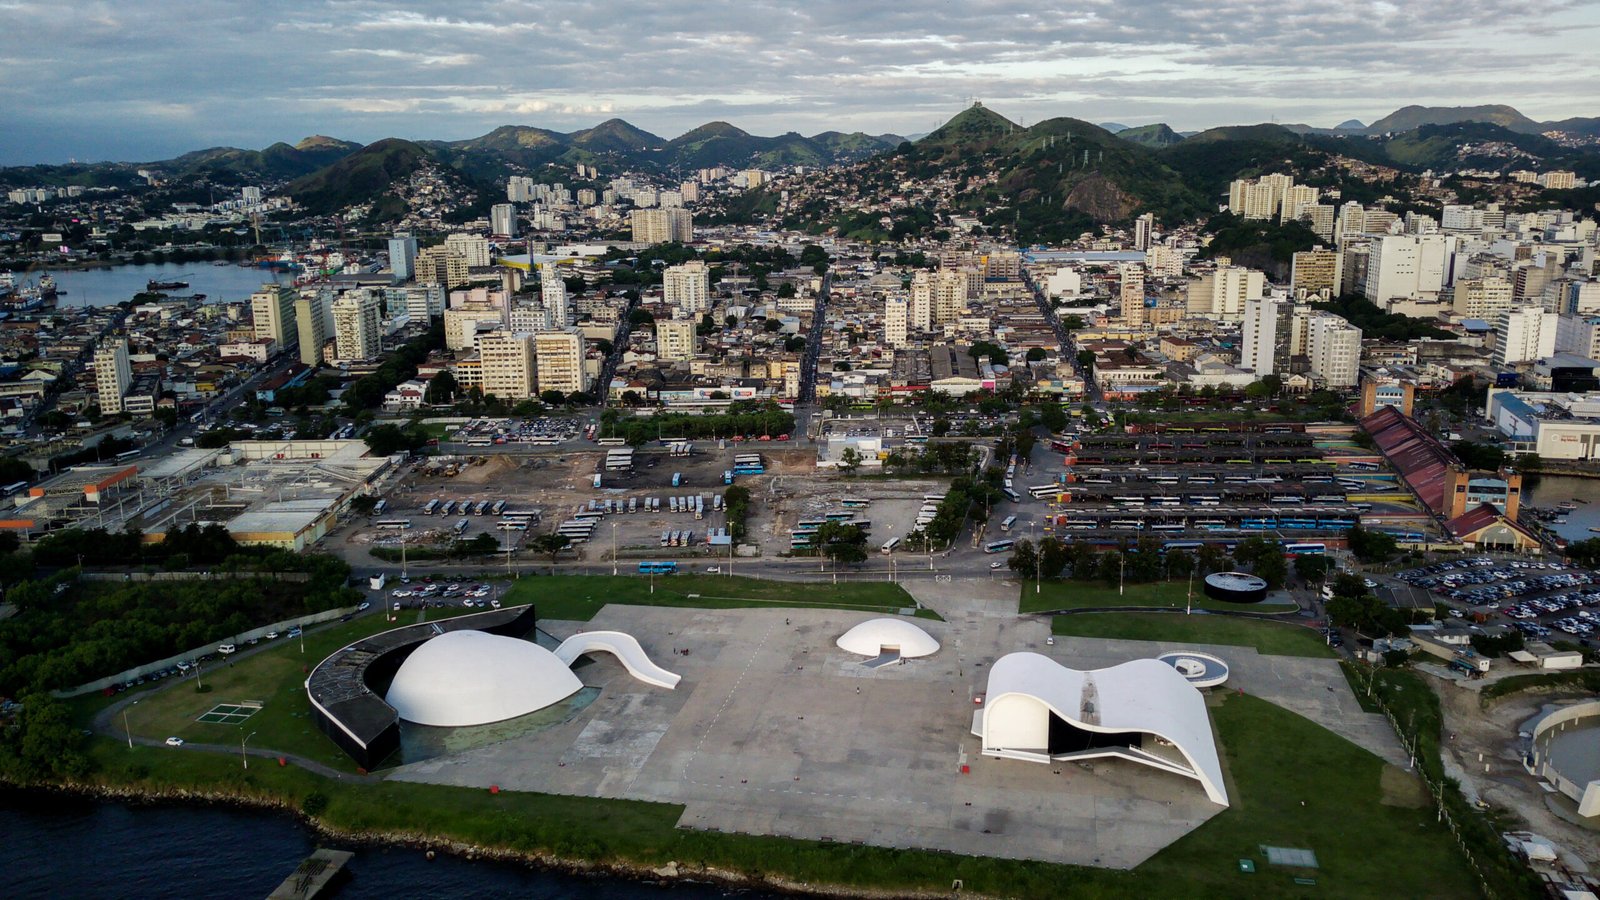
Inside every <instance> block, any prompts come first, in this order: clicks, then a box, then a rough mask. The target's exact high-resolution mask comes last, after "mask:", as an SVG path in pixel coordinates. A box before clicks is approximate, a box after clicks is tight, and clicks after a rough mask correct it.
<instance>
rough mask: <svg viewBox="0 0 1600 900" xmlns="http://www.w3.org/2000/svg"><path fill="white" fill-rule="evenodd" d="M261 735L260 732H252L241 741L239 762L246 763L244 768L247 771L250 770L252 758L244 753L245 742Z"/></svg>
mask: <svg viewBox="0 0 1600 900" xmlns="http://www.w3.org/2000/svg"><path fill="white" fill-rule="evenodd" d="M259 733H260V732H255V731H252V732H250V733H249V734H247V735H245V736H244V737H242V738H240V739H239V761H240V762H242V763H244V767H245V768H246V769H248V768H250V757H249V756H248V755H246V754H245V752H244V745H245V742H246V741H248V740H250V739H251V738H253V737H255V736H256V735H257V734H259Z"/></svg>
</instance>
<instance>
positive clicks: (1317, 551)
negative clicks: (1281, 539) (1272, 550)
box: [1283, 543, 1328, 556]
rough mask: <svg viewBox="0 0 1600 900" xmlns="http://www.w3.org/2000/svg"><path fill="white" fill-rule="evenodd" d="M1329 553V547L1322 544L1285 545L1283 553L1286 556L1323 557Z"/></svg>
mask: <svg viewBox="0 0 1600 900" xmlns="http://www.w3.org/2000/svg"><path fill="white" fill-rule="evenodd" d="M1327 551H1328V545H1326V544H1322V543H1307V544H1284V545H1283V552H1284V554H1285V555H1286V556H1321V555H1322V554H1324V553H1326V552H1327Z"/></svg>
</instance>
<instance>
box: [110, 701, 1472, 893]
mask: <svg viewBox="0 0 1600 900" xmlns="http://www.w3.org/2000/svg"><path fill="white" fill-rule="evenodd" d="M1213 716H1214V720H1215V722H1216V727H1217V732H1218V737H1219V741H1220V743H1221V744H1222V746H1223V748H1224V752H1225V756H1226V760H1227V768H1228V772H1229V776H1230V784H1229V792H1230V799H1231V801H1232V806H1231V807H1230V808H1229V809H1227V810H1225V811H1224V812H1222V813H1220V814H1219V815H1217V816H1215V817H1213V818H1212V819H1211V820H1210V821H1208V822H1207V823H1206V824H1204V825H1202V826H1201V827H1200V828H1198V829H1196V830H1195V831H1194V832H1192V833H1190V834H1189V835H1187V836H1186V837H1184V838H1183V839H1181V840H1180V841H1178V842H1177V843H1175V844H1173V845H1172V846H1171V847H1168V848H1167V849H1166V850H1164V851H1162V852H1161V853H1159V854H1157V855H1156V856H1155V857H1154V858H1152V859H1151V860H1150V861H1148V862H1146V863H1145V864H1144V865H1142V866H1140V867H1139V868H1137V869H1135V870H1134V871H1132V872H1121V871H1111V870H1104V869H1087V868H1076V867H1072V866H1062V865H1054V864H1048V863H1035V862H1015V861H1007V860H998V859H983V858H974V857H963V856H956V855H952V854H945V853H926V852H922V851H916V850H893V849H885V848H878V847H868V846H860V845H844V844H832V843H825V842H816V841H800V840H791V839H786V838H774V837H759V836H751V835H740V834H723V833H712V832H702V831H693V830H688V829H679V828H677V827H676V823H677V820H678V817H679V816H680V815H681V813H682V808H681V807H679V806H676V805H671V804H660V803H644V802H636V801H626V800H598V799H589V798H579V797H565V796H552V795H543V794H524V793H515V792H502V793H500V794H498V795H491V794H489V793H488V792H487V791H477V790H468V789H462V788H449V787H440V786H434V785H423V784H410V783H381V784H347V783H340V782H331V781H328V780H326V779H322V778H318V777H317V776H314V775H311V774H310V773H307V772H305V771H304V770H300V769H296V768H294V767H289V768H279V767H276V766H272V765H255V766H252V767H251V768H250V769H249V771H248V772H246V771H243V770H242V769H241V767H240V766H239V764H238V760H237V759H235V758H232V757H228V756H223V755H220V754H206V753H194V752H184V751H174V750H171V749H168V748H165V747H137V748H135V749H134V750H128V749H127V748H126V747H124V746H121V745H118V744H117V743H116V742H114V741H111V740H108V739H100V740H97V741H96V742H95V746H94V756H95V758H96V760H97V761H98V762H99V763H100V769H101V771H102V773H103V777H104V778H105V779H106V780H107V781H108V782H109V783H113V784H126V783H132V784H136V785H138V786H141V787H145V788H150V789H157V790H159V789H169V790H170V789H176V788H189V789H218V788H220V789H226V790H230V791H234V792H237V793H240V794H243V795H246V796H254V797H259V798H262V799H269V800H277V801H282V802H286V803H288V804H289V805H291V806H293V807H297V808H302V809H307V810H309V811H312V812H314V813H315V814H316V815H318V816H319V817H320V818H321V819H322V820H323V821H324V822H325V823H326V824H328V825H330V826H332V827H334V828H339V829H346V830H351V831H367V832H378V831H404V832H407V833H411V834H417V833H427V834H432V835H436V836H438V837H439V838H440V839H441V841H442V840H445V839H454V840H457V841H463V842H469V843H473V844H478V845H483V846H491V847H502V848H506V849H510V850H517V851H543V852H547V853H552V854H556V855H559V856H563V857H569V858H580V857H581V858H584V859H588V860H592V861H595V862H601V863H605V862H627V863H632V864H636V865H652V866H653V865H660V864H662V863H664V862H666V861H668V860H676V861H678V862H679V863H680V865H683V866H686V867H689V866H699V865H705V866H712V867H719V868H725V869H731V870H735V871H739V872H745V873H749V874H754V875H761V874H772V875H777V876H781V877H784V878H787V879H790V880H794V881H801V882H810V883H817V884H843V885H850V886H854V887H858V888H867V889H877V890H889V891H923V892H932V891H939V892H941V893H942V892H945V891H947V890H948V888H949V885H950V883H951V882H952V881H953V880H955V879H961V880H962V881H963V882H964V883H965V887H966V890H968V891H974V892H979V893H983V894H988V895H991V896H1008V897H1019V898H1041V900H1044V898H1109V897H1129V896H1162V897H1197V898H1198V897H1239V896H1251V897H1260V898H1276V897H1284V898H1290V897H1308V896H1316V897H1329V898H1343V897H1348V898H1365V897H1374V896H1398V897H1422V898H1431V897H1439V898H1447V897H1448V898H1455V897H1468V896H1476V891H1475V890H1474V887H1473V885H1472V884H1471V882H1470V881H1469V880H1467V877H1466V875H1465V866H1464V865H1463V863H1462V862H1461V860H1460V858H1459V857H1458V856H1457V855H1456V852H1455V848H1454V845H1453V844H1452V843H1451V842H1450V840H1449V836H1448V834H1447V832H1445V831H1444V830H1443V829H1442V828H1441V827H1440V826H1439V825H1438V824H1437V823H1436V822H1435V821H1434V815H1433V812H1432V810H1431V809H1429V808H1427V807H1423V808H1408V807H1391V806H1384V805H1382V803H1381V802H1380V801H1381V798H1382V789H1381V786H1380V784H1381V779H1382V778H1383V769H1384V763H1383V762H1382V761H1381V760H1379V759H1378V758H1377V757H1375V756H1373V755H1372V754H1370V753H1367V752H1366V751H1364V750H1362V749H1360V748H1358V747H1356V746H1355V745H1353V744H1351V743H1349V742H1348V741H1346V740H1344V739H1343V738H1340V737H1337V736H1336V735H1333V734H1332V733H1330V732H1328V731H1326V730H1324V729H1322V728H1321V727H1319V726H1317V725H1316V724H1314V723H1312V722H1310V721H1308V720H1306V719H1304V718H1302V717H1300V716H1298V715H1295V714H1293V713H1290V712H1288V711H1286V710H1283V709H1280V708H1278V707H1276V706H1273V705H1271V704H1269V703H1267V702H1265V701H1263V700H1259V699H1257V698H1255V697H1250V696H1226V697H1225V698H1223V700H1222V702H1221V704H1220V705H1218V706H1216V707H1214V709H1213ZM1018 765H1024V764H1022V763H1018ZM1302 803H1304V805H1302ZM1262 844H1273V845H1277V846H1285V847H1299V848H1305V849H1310V850H1312V851H1314V852H1315V853H1316V854H1317V858H1318V862H1319V863H1320V866H1321V868H1320V869H1318V870H1317V871H1314V872H1310V871H1302V870H1286V869H1275V868H1273V867H1271V866H1268V865H1266V862H1265V859H1264V857H1263V855H1262V854H1261V851H1260V845H1262ZM1242 858H1248V859H1253V860H1254V861H1255V862H1256V865H1257V871H1256V873H1255V874H1251V875H1246V874H1242V873H1240V872H1239V871H1238V864H1237V861H1238V860H1239V859H1242ZM1295 876H1307V877H1311V878H1314V879H1315V880H1316V882H1317V884H1316V887H1315V888H1309V887H1307V886H1303V885H1296V884H1295V883H1294V882H1293V878H1294V877H1295Z"/></svg>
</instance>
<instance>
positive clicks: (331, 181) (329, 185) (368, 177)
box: [288, 138, 438, 219]
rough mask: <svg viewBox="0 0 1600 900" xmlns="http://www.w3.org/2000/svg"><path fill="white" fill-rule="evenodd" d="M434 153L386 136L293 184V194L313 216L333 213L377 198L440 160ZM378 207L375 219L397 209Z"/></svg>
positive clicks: (409, 142)
mask: <svg viewBox="0 0 1600 900" xmlns="http://www.w3.org/2000/svg"><path fill="white" fill-rule="evenodd" d="M436 162H438V160H436V159H435V158H434V157H433V155H432V154H430V153H429V152H428V151H427V150H425V149H424V148H422V147H421V146H419V145H417V144H414V143H412V142H411V141H406V140H401V139H400V138H385V139H384V140H381V141H377V142H375V143H372V144H368V145H367V146H365V147H362V148H361V149H360V150H357V151H356V152H355V153H352V154H350V155H349V156H346V157H345V158H343V159H341V160H339V161H338V162H336V163H334V164H333V165H331V166H327V167H325V168H322V169H318V170H317V171H315V172H312V173H311V174H309V175H305V176H303V177H300V178H297V179H295V180H294V181H292V182H290V183H289V186H288V192H289V195H290V196H292V197H294V199H295V201H296V202H298V203H300V204H301V205H302V206H304V207H305V208H306V211H307V212H309V213H311V214H312V215H329V214H332V213H334V212H337V211H339V210H341V209H344V208H346V207H349V206H355V205H358V204H362V203H371V202H375V201H377V200H378V199H379V198H380V197H382V196H383V195H385V194H388V193H389V191H390V188H391V187H392V186H393V185H395V184H396V183H397V182H401V181H404V180H405V179H407V178H409V177H410V176H411V175H412V174H413V173H415V172H416V171H417V170H418V169H421V168H423V167H424V166H427V165H428V164H430V163H436ZM393 211H394V210H393V209H392V208H390V207H389V206H385V207H383V208H382V210H381V211H380V210H377V209H375V210H374V213H375V215H374V218H375V219H379V218H384V217H385V216H384V215H383V213H387V212H393Z"/></svg>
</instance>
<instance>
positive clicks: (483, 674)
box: [385, 631, 583, 727]
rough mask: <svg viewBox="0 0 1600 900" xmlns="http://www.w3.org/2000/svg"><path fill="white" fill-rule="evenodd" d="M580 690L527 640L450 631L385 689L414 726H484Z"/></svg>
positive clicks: (432, 642) (559, 663) (553, 660)
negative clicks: (387, 689)
mask: <svg viewBox="0 0 1600 900" xmlns="http://www.w3.org/2000/svg"><path fill="white" fill-rule="evenodd" d="M582 687H583V683H582V682H581V681H579V680H578V676H576V675H574V674H572V670H571V669H569V668H567V666H566V664H565V663H563V662H562V661H561V660H560V659H557V658H556V655H555V654H554V653H551V652H550V651H549V650H546V649H545V648H543V647H541V646H539V645H538V644H535V643H533V642H531V641H524V640H519V639H517V638H511V637H502V636H500V635H495V634H489V633H487V632H483V631H449V632H445V633H444V634H441V635H439V636H438V637H436V638H432V639H431V640H429V641H428V642H427V643H425V644H423V645H422V646H421V647H418V648H417V649H416V650H415V651H413V652H412V654H411V655H410V656H409V657H407V658H406V661H405V662H403V663H401V664H400V670H399V671H398V672H396V673H395V676H394V681H393V682H392V683H391V684H390V685H389V695H388V697H387V698H385V699H387V700H388V702H389V705H390V706H392V707H394V709H395V711H396V712H397V713H399V714H400V718H402V719H405V720H406V721H407V722H415V723H417V724H418V725H437V726H443V727H461V726H467V725H487V724H488V723H490V722H500V721H504V720H505V719H513V718H516V717H517V716H521V715H526V714H527V713H531V712H533V711H534V710H538V709H543V708H545V707H546V706H549V705H551V704H552V703H556V702H558V701H561V700H564V699H566V698H567V697H570V696H572V695H573V694H575V693H577V692H578V690H579V689H581V688H582Z"/></svg>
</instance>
